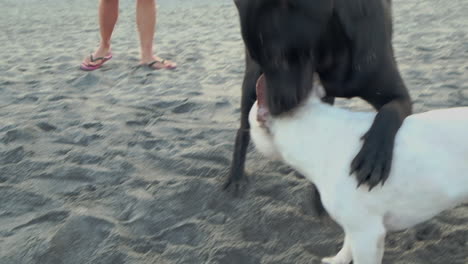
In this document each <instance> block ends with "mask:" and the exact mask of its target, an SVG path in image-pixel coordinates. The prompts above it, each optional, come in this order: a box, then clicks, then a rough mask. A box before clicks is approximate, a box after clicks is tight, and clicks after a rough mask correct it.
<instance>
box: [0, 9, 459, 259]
mask: <svg viewBox="0 0 468 264" xmlns="http://www.w3.org/2000/svg"><path fill="white" fill-rule="evenodd" d="M96 4H97V3H96V1H63V0H62V1H59V0H41V1H39V0H36V1H34V0H2V1H1V3H0V6H1V10H2V15H1V16H0V26H1V27H0V32H1V34H0V44H1V47H2V48H1V49H0V95H1V96H0V263H1V264H33V263H34V264H36V263H37V264H58V263H64V264H65V263H66V264H75V263H76V264H85V263H93V264H107V263H109V264H111V263H112V264H120V263H122V264H123V263H128V264H129V263H131V264H140V263H141V264H143V263H145V264H146V263H157V264H165V263H190V264H198V263H203V264H204V263H210V264H211V263H213V264H214V263H220V264H230V263H233V264H257V263H262V264H280V263H281V264H288V263H291V264H292V263H294V264H300V263H319V260H320V258H321V257H323V256H327V255H331V254H334V253H336V252H337V250H338V249H339V247H340V245H341V242H342V239H343V234H342V232H341V230H340V228H339V227H338V226H337V225H336V224H335V223H334V222H333V221H332V220H330V219H329V218H328V217H325V218H323V219H319V218H317V217H316V213H315V211H314V210H313V207H312V204H313V193H312V190H311V187H310V186H311V185H310V183H308V182H307V181H306V180H304V179H302V178H301V177H299V176H298V175H297V174H296V173H295V172H294V171H292V170H291V169H290V168H288V167H286V166H285V165H283V164H282V163H279V162H270V161H268V160H267V159H265V158H263V157H261V156H260V155H259V154H257V153H256V152H255V151H254V150H253V148H252V147H251V148H250V150H249V155H248V159H247V173H248V175H249V179H250V183H249V185H248V188H247V189H246V190H244V191H243V193H241V196H240V197H237V198H235V197H233V196H232V195H231V194H230V193H227V192H224V191H222V190H221V187H222V183H223V181H224V179H225V177H226V173H227V172H228V169H229V165H230V160H231V155H232V151H233V143H234V137H235V132H236V129H237V128H238V122H239V105H240V86H241V82H242V76H243V71H244V65H243V44H242V40H241V37H240V33H239V24H238V17H237V12H236V10H235V7H234V5H233V3H232V2H231V1H230V0H216V1H215V0H160V1H159V7H160V8H159V24H158V31H157V36H156V43H157V50H158V54H159V55H160V56H162V57H164V58H169V59H173V60H174V61H176V62H177V63H178V64H179V67H178V69H177V70H175V71H151V70H149V69H146V68H142V67H137V64H138V55H139V50H138V38H137V34H136V31H135V24H134V12H135V11H134V1H128V0H127V1H121V11H122V12H121V15H120V19H119V22H118V25H117V28H116V31H115V35H114V39H113V52H114V58H113V59H112V60H111V61H109V62H108V63H107V64H106V65H105V66H104V67H103V68H102V69H100V70H98V71H94V72H89V73H87V72H82V71H80V70H79V69H78V67H79V63H80V61H81V59H82V58H83V57H84V56H85V55H86V54H89V53H90V52H91V51H92V50H93V49H94V47H95V46H96V45H97V41H98V34H99V33H98V28H97V17H96V14H97V10H96ZM394 14H395V38H394V44H395V52H396V55H397V57H398V62H399V67H400V69H401V71H402V74H403V76H404V79H405V81H406V83H407V85H408V87H409V89H410V92H411V95H412V97H413V99H414V102H415V105H414V107H415V111H416V112H419V111H423V110H428V109H434V108H439V107H450V106H468V73H467V71H468V17H467V14H468V2H467V1H466V0H450V1H439V0H426V1H415V0H412V1H403V0H396V1H394ZM338 105H340V106H344V107H351V108H353V109H368V107H367V106H366V105H365V104H363V103H362V102H361V101H359V100H357V99H356V100H351V101H347V100H339V102H338ZM460 140H464V139H460ZM467 221H468V206H466V205H465V206H460V207H458V208H456V209H454V210H451V211H447V212H444V213H443V214H441V215H440V216H438V217H436V218H435V219H433V220H431V221H429V222H426V223H423V224H421V225H418V226H417V227H415V228H412V229H409V230H407V231H405V232H399V233H396V234H391V235H389V236H388V238H387V247H386V252H385V258H384V263H399V264H408V263H411V264H429V263H434V264H435V263H447V264H466V263H468V244H467V243H468V242H467V237H468V224H467V223H468V222H467Z"/></svg>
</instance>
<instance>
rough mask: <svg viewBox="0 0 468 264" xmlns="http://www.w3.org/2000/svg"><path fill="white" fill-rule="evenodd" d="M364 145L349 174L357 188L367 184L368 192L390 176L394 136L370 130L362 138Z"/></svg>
mask: <svg viewBox="0 0 468 264" xmlns="http://www.w3.org/2000/svg"><path fill="white" fill-rule="evenodd" d="M362 140H364V144H363V146H362V148H361V150H360V151H359V153H358V154H357V155H356V157H355V158H354V159H353V161H352V163H351V172H350V174H353V173H355V175H356V178H357V182H358V187H359V186H360V185H361V184H367V185H368V186H369V191H370V190H372V188H374V187H375V186H377V184H379V183H381V184H382V185H383V184H384V183H385V181H386V180H387V178H388V176H389V174H390V167H391V165H392V157H393V142H394V136H392V135H391V133H389V132H388V131H385V130H381V129H370V130H369V131H368V132H367V133H366V134H365V135H364V136H363V137H362Z"/></svg>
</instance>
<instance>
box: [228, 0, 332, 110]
mask: <svg viewBox="0 0 468 264" xmlns="http://www.w3.org/2000/svg"><path fill="white" fill-rule="evenodd" d="M332 2H333V1H329V0H318V1H312V0H235V3H236V6H237V8H238V11H239V17H240V22H241V31H242V37H243V39H244V43H245V46H246V48H247V51H248V52H249V54H250V56H251V58H252V59H253V60H254V61H255V62H256V63H258V64H259V65H260V67H261V70H262V72H263V74H264V75H265V79H266V85H267V90H266V100H267V103H268V106H269V109H270V113H271V114H272V115H279V114H281V113H283V112H287V111H289V110H291V109H293V108H295V107H296V106H297V105H298V104H300V103H301V102H302V99H304V98H305V97H307V95H308V93H309V92H310V90H311V89H312V86H313V74H314V71H315V70H316V69H315V67H316V58H315V55H314V53H315V50H316V48H317V44H318V42H319V39H320V36H321V34H322V31H323V30H324V25H326V23H327V19H328V18H329V17H330V15H331V10H332V4H331V3H332Z"/></svg>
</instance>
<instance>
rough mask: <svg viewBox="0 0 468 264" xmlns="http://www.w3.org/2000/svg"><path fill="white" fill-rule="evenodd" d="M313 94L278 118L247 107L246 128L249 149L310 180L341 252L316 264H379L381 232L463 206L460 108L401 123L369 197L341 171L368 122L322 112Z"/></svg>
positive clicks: (467, 149)
mask: <svg viewBox="0 0 468 264" xmlns="http://www.w3.org/2000/svg"><path fill="white" fill-rule="evenodd" d="M317 91H319V90H315V89H314V93H313V95H311V96H310V97H309V98H308V99H307V100H305V102H304V103H303V104H302V105H301V106H300V107H298V108H297V109H295V110H294V111H292V112H289V113H285V114H283V115H280V116H272V115H268V114H265V109H263V112H261V113H260V112H259V111H258V108H259V106H258V104H257V103H255V104H254V106H253V107H252V109H251V111H250V115H249V122H250V126H251V130H250V134H251V137H252V141H253V142H254V144H255V146H256V148H257V149H258V150H259V151H260V152H262V153H263V154H265V155H267V156H269V157H276V158H279V159H281V160H283V161H284V162H286V163H287V164H289V165H290V166H291V167H293V168H294V169H296V170H298V171H299V172H300V173H302V174H303V175H304V176H305V177H306V178H308V179H309V180H311V181H312V182H313V183H314V184H315V185H316V186H317V188H318V190H319V192H320V195H321V198H322V202H323V205H324V206H325V208H326V210H327V212H328V213H329V214H330V216H331V217H332V218H333V219H334V220H335V221H336V222H338V223H339V224H340V225H341V227H342V228H343V229H344V232H345V239H344V244H343V247H342V249H341V250H340V251H339V253H338V254H337V255H336V256H334V257H330V258H324V259H323V263H329V264H348V263H350V262H351V260H353V263H354V264H379V263H381V261H382V257H383V253H384V240H385V235H386V233H387V232H388V231H394V230H401V229H406V228H409V227H412V226H414V225H416V224H418V223H420V222H423V221H426V220H428V219H430V218H432V217H433V216H435V215H437V214H439V213H440V212H442V211H444V210H447V209H451V208H453V207H455V206H457V205H460V204H462V203H464V202H468V140H467V139H466V137H467V135H468V107H460V108H451V109H441V110H434V111H429V112H425V113H420V114H413V115H411V116H409V117H408V118H406V120H405V121H404V123H403V125H402V127H401V128H400V130H399V131H398V133H397V135H396V138H395V147H394V160H393V164H392V168H391V173H390V174H391V175H390V177H389V178H388V180H387V181H386V183H385V184H384V185H383V186H382V185H378V186H376V187H374V189H373V190H372V192H369V191H368V188H369V187H368V186H366V185H361V186H360V187H359V188H356V186H357V184H358V183H357V181H356V178H355V177H350V176H349V172H350V168H349V163H350V161H351V160H352V159H353V157H354V156H355V155H356V153H357V152H358V151H359V149H360V148H361V146H362V141H361V137H362V135H363V134H365V133H366V131H368V129H369V127H370V126H371V124H372V122H373V120H374V118H375V115H376V114H375V113H371V112H353V111H350V110H345V109H340V108H338V107H333V106H330V105H328V104H325V103H323V102H322V101H321V100H319V97H318V96H317ZM259 100H260V98H259ZM262 107H267V106H265V105H261V106H260V108H262ZM462 139H463V140H462Z"/></svg>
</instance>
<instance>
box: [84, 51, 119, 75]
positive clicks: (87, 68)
mask: <svg viewBox="0 0 468 264" xmlns="http://www.w3.org/2000/svg"><path fill="white" fill-rule="evenodd" d="M110 59H112V54H111V53H110V52H109V54H108V55H106V56H104V57H99V58H94V57H93V54H91V55H89V60H90V61H91V62H96V61H101V62H100V63H98V64H89V63H85V62H82V63H81V65H80V69H81V70H83V71H94V70H97V69H99V68H101V67H102V65H104V63H105V62H106V61H108V60H110Z"/></svg>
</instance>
